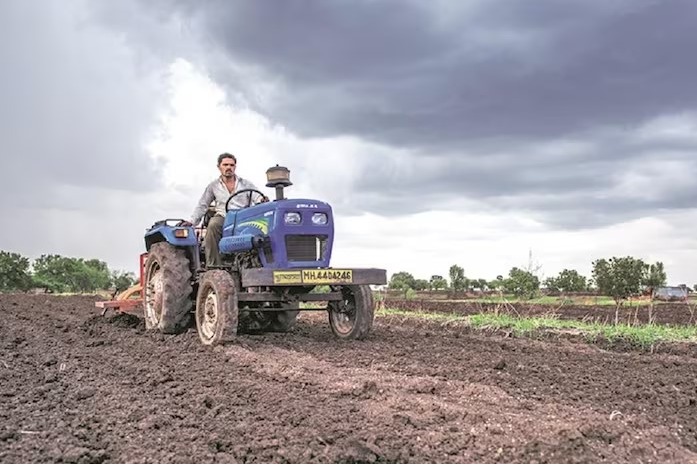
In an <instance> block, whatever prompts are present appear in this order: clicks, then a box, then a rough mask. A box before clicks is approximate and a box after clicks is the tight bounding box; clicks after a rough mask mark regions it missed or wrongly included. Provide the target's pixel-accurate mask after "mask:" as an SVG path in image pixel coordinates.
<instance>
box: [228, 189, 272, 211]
mask: <svg viewBox="0 0 697 465" xmlns="http://www.w3.org/2000/svg"><path fill="white" fill-rule="evenodd" d="M246 193H249V202H247V206H246V207H244V208H249V207H251V206H252V194H253V193H256V194H259V195H261V198H262V200H263V201H264V202H268V201H269V198H268V197H267V196H266V195H264V193H263V192H261V191H259V190H256V189H242V190H239V191H237V192H235V193H234V194H232V195H231V196H230V198H229V199H227V202H225V211H226V212H229V211H230V201H231V200H232V199H234V198H235V197H237V196H238V195H240V194H246Z"/></svg>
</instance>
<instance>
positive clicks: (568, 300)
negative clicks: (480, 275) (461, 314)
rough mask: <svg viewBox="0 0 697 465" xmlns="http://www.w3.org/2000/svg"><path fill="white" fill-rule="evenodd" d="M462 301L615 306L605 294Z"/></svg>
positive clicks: (630, 303) (627, 304)
mask: <svg viewBox="0 0 697 465" xmlns="http://www.w3.org/2000/svg"><path fill="white" fill-rule="evenodd" d="M463 302H480V303H491V304H503V303H511V304H515V303H521V304H530V305H535V304H538V305H600V306H605V305H611V306H615V301H614V300H613V299H612V297H607V296H595V297H593V296H589V297H561V296H541V297H535V298H534V299H523V298H520V297H516V296H513V295H502V296H491V297H478V298H476V299H464V300H463ZM650 303H651V302H650V301H649V300H631V301H629V300H628V301H626V302H625V303H624V307H629V308H634V307H641V306H645V305H649V304H650Z"/></svg>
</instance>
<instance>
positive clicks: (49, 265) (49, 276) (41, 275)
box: [33, 254, 71, 292]
mask: <svg viewBox="0 0 697 465" xmlns="http://www.w3.org/2000/svg"><path fill="white" fill-rule="evenodd" d="M33 268H34V282H35V285H36V286H39V287H42V288H43V289H44V290H46V291H47V292H65V291H67V290H68V285H69V281H68V279H67V276H68V274H69V273H71V270H70V268H71V263H70V262H69V260H68V259H66V258H65V257H61V256H60V255H53V254H51V255H45V254H44V255H41V256H40V257H39V258H37V259H36V260H34V266H33Z"/></svg>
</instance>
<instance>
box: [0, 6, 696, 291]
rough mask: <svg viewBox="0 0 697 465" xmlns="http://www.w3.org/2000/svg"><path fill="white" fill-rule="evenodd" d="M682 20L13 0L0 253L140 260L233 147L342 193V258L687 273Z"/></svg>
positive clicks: (671, 10) (249, 165)
mask: <svg viewBox="0 0 697 465" xmlns="http://www.w3.org/2000/svg"><path fill="white" fill-rule="evenodd" d="M695 24H697V2H693V1H691V0H663V1H652V0H616V1H612V0H565V1H558V0H530V1H525V2H522V1H518V0H469V1H468V0H429V1H409V0H384V1H382V0H345V1H344V0H328V1H322V0H317V1H312V0H303V1H301V0H289V1H284V2H276V1H257V0H232V1H223V0H220V1H215V0H211V1H207V2H198V1H193V0H192V1H186V0H155V1H144V0H143V1H138V0H123V1H119V2H114V1H108V0H91V1H90V0H41V1H39V0H16V1H15V0H3V1H0V60H1V66H2V73H0V101H1V102H2V105H0V214H1V215H2V217H3V218H4V221H3V225H4V227H3V228H2V229H1V230H0V249H2V250H8V251H13V252H19V253H22V254H24V255H26V256H29V257H31V258H35V257H37V256H38V255H40V254H42V253H59V254H63V255H68V256H80V257H89V258H92V257H94V258H100V259H102V260H105V261H107V262H108V263H109V265H110V266H111V267H112V268H119V269H127V270H135V269H136V267H137V257H138V254H139V253H140V252H141V251H143V240H142V237H143V233H144V231H145V229H146V228H147V227H148V226H150V225H151V224H152V222H153V221H154V220H157V219H161V218H165V217H188V216H189V215H190V213H191V211H192V210H193V208H194V204H195V202H196V200H197V199H198V197H199V196H200V194H201V192H202V190H203V188H204V186H205V184H206V183H207V182H209V181H210V180H211V179H212V178H213V177H215V175H216V168H215V158H216V156H217V155H218V154H219V153H221V152H224V151H228V152H232V153H235V154H237V155H238V159H239V166H238V174H240V175H242V176H244V177H247V178H249V179H250V180H252V181H253V182H255V183H257V185H259V186H263V184H264V176H265V175H264V172H265V170H266V168H267V167H269V166H272V165H275V164H276V163H279V164H282V165H285V166H288V167H289V168H290V169H291V177H292V180H293V181H294V186H293V187H291V188H290V190H289V191H288V194H289V195H292V196H296V197H310V198H319V199H325V200H327V201H328V202H330V203H331V204H332V206H333V207H334V210H335V214H336V216H337V217H338V219H337V237H336V242H335V255H334V265H335V266H369V267H373V266H375V267H383V268H387V270H388V273H389V274H392V273H394V272H396V271H400V270H406V271H410V272H412V273H413V274H414V275H415V276H417V277H422V278H428V277H430V276H431V275H432V274H442V275H447V273H448V268H449V267H450V265H452V264H459V265H460V266H462V267H463V268H464V269H465V273H466V275H467V276H468V277H471V278H486V279H493V278H494V277H495V276H496V275H498V274H504V275H505V274H507V272H508V270H509V269H510V268H511V267H513V266H519V267H521V266H522V267H525V266H527V265H528V263H529V261H530V255H532V262H533V264H534V265H536V266H539V269H540V274H541V275H542V277H547V276H553V275H556V274H557V273H558V272H559V271H561V270H562V269H563V268H574V269H577V270H579V271H580V272H582V273H583V274H586V275H589V274H590V269H591V262H592V261H593V260H595V259H597V258H603V257H606V258H609V257H611V256H613V255H617V256H620V255H632V256H635V257H640V258H643V259H644V260H646V261H650V262H654V261H663V262H664V264H665V266H666V269H667V272H668V276H669V281H670V282H671V283H673V284H678V283H688V284H694V283H697V269H695V267H694V265H693V264H694V263H697V234H695V233H694V231H695V229H697V151H696V150H697V91H696V86H695V83H697V61H695V60H694V59H693V58H690V57H691V56H693V55H694V49H695V46H696V45H697V28H696V27H694V25H695ZM263 189H267V188H263Z"/></svg>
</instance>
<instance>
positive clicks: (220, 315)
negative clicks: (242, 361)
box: [196, 270, 239, 346]
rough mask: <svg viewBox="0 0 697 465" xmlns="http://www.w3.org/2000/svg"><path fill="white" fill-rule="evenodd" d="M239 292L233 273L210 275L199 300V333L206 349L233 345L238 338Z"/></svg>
mask: <svg viewBox="0 0 697 465" xmlns="http://www.w3.org/2000/svg"><path fill="white" fill-rule="evenodd" d="M238 317H239V307H238V304H237V288H236V286H235V281H234V280H233V279H232V276H230V274H229V273H227V272H226V271H222V270H212V271H206V272H205V273H204V274H203V277H202V278H201V281H200V283H199V286H198V296H197V297H196V329H197V330H198V337H199V339H200V340H201V342H202V343H203V344H204V345H210V346H213V345H218V344H222V343H224V342H231V341H232V340H234V339H235V337H236V336H237V322H238Z"/></svg>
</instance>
